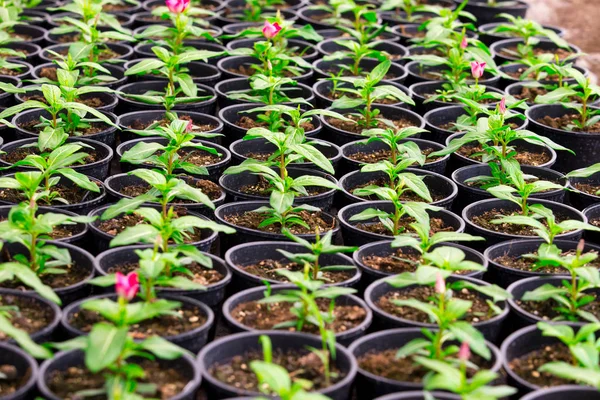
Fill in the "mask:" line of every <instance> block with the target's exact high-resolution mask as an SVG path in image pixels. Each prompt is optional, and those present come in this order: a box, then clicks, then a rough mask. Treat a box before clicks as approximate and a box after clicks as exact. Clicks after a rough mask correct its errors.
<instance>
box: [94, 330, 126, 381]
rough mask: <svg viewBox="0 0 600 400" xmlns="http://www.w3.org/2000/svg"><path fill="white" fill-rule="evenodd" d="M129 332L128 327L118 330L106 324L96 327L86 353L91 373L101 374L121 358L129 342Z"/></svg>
mask: <svg viewBox="0 0 600 400" xmlns="http://www.w3.org/2000/svg"><path fill="white" fill-rule="evenodd" d="M127 331H128V328H127V327H126V326H123V327H120V328H117V327H115V326H113V325H110V324H106V323H97V324H95V325H94V327H93V328H92V331H91V332H90V334H89V336H88V340H89V344H88V347H87V349H86V352H85V365H86V367H87V369H89V370H90V372H92V373H96V372H100V371H102V370H103V369H104V368H106V367H108V366H109V365H112V364H113V363H114V362H115V361H116V360H117V359H118V358H119V356H120V355H121V353H122V351H123V348H124V347H125V343H126V342H127Z"/></svg>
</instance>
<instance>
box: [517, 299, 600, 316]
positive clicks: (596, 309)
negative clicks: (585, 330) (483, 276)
mask: <svg viewBox="0 0 600 400" xmlns="http://www.w3.org/2000/svg"><path fill="white" fill-rule="evenodd" d="M588 294H589V295H591V296H592V297H594V300H593V301H591V302H590V303H588V304H586V305H585V306H583V307H580V309H581V310H583V311H586V312H588V313H590V314H592V315H594V316H596V317H600V301H598V297H597V296H596V295H595V294H594V293H588ZM516 303H517V304H518V305H519V307H521V308H522V309H523V310H525V311H527V312H529V313H531V314H533V315H535V316H537V317H539V318H542V319H543V320H545V321H550V320H554V319H558V318H560V317H561V314H560V313H559V312H558V311H556V309H557V308H559V307H561V305H560V304H559V303H557V302H556V301H554V300H552V299H550V300H546V301H522V300H516ZM579 320H580V322H588V321H585V320H584V319H581V318H579Z"/></svg>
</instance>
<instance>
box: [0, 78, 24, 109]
mask: <svg viewBox="0 0 600 400" xmlns="http://www.w3.org/2000/svg"><path fill="white" fill-rule="evenodd" d="M0 82H3V83H10V84H12V85H14V86H15V87H21V85H22V83H21V80H20V79H17V78H13V77H12V76H6V75H3V76H0ZM13 104H15V97H14V96H13V94H12V93H8V92H2V93H0V107H10V106H12V105H13Z"/></svg>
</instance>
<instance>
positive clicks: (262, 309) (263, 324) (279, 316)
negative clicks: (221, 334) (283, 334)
mask: <svg viewBox="0 0 600 400" xmlns="http://www.w3.org/2000/svg"><path fill="white" fill-rule="evenodd" d="M318 304H319V309H320V310H321V311H322V312H328V310H329V304H330V301H328V300H325V299H319V300H318ZM292 306H293V304H292V303H284V302H281V303H270V304H261V303H259V302H257V301H250V302H247V303H242V304H238V305H237V306H236V307H235V308H234V309H233V310H232V311H231V316H232V317H233V318H235V319H236V320H237V321H238V322H240V323H241V324H243V325H245V326H249V327H251V328H253V329H258V330H272V329H275V328H274V327H275V326H276V325H278V324H281V323H284V322H288V321H293V320H295V319H297V317H296V316H295V315H294V314H293V313H292V312H291V311H290V308H291V307H292ZM333 315H334V320H333V322H332V323H331V324H328V325H327V329H330V330H333V331H334V332H335V333H343V332H346V331H348V330H350V329H353V328H355V327H357V326H358V325H360V324H361V323H362V322H363V321H364V320H365V317H366V315H367V312H366V311H365V309H364V308H362V307H360V306H358V305H353V306H350V305H337V304H336V306H335V308H334V309H333ZM287 330H288V331H290V332H296V327H290V328H287ZM301 332H308V333H315V334H318V333H319V329H318V327H317V326H315V325H313V324H310V323H305V324H304V325H303V326H302V330H301Z"/></svg>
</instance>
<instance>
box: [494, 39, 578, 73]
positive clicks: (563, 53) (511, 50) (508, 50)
mask: <svg viewBox="0 0 600 400" xmlns="http://www.w3.org/2000/svg"><path fill="white" fill-rule="evenodd" d="M532 52H533V55H534V56H536V57H537V56H540V55H542V54H553V55H554V57H552V59H553V60H554V59H556V57H558V59H559V60H564V59H565V58H567V57H569V56H570V55H572V54H573V52H572V51H570V50H567V49H561V48H556V49H542V48H541V47H534V48H533V49H532ZM499 53H500V54H501V55H503V56H504V57H512V58H514V57H517V58H521V57H520V56H519V49H518V46H516V45H515V46H509V47H504V48H502V49H500V51H499ZM523 72H524V71H523Z"/></svg>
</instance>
